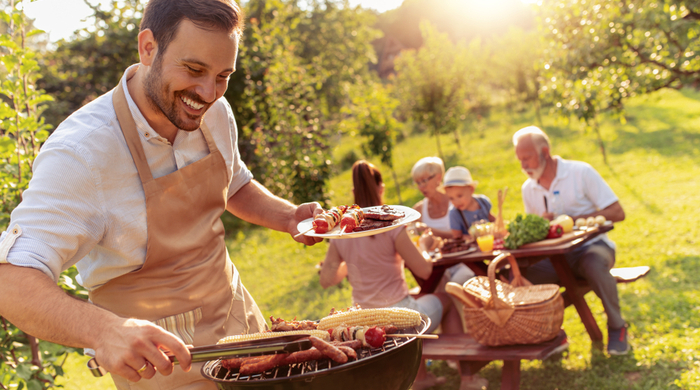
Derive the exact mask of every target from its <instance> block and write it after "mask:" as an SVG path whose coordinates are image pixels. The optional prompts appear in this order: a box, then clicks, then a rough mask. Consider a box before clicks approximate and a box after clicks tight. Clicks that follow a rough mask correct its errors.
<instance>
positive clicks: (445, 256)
mask: <svg viewBox="0 0 700 390" xmlns="http://www.w3.org/2000/svg"><path fill="white" fill-rule="evenodd" d="M472 252H476V247H475V246H471V247H469V249H465V250H463V251H459V252H452V253H445V254H443V255H442V258H443V259H449V258H450V257H457V256H462V255H466V254H467V253H472Z"/></svg>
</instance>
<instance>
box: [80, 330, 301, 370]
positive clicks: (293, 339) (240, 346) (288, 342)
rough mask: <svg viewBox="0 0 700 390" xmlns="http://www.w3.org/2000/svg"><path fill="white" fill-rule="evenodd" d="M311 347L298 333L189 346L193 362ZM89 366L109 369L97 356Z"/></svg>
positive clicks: (91, 368)
mask: <svg viewBox="0 0 700 390" xmlns="http://www.w3.org/2000/svg"><path fill="white" fill-rule="evenodd" d="M309 348H311V342H310V341H309V335H304V334H298V335H291V336H278V337H269V338H266V339H259V340H248V341H239V342H235V343H225V344H217V345H203V346H201V347H192V348H189V351H190V355H192V363H198V362H206V361H209V360H215V359H223V358H230V357H232V356H240V355H248V356H257V355H268V354H275V353H289V352H296V351H303V350H306V349H309ZM168 358H169V359H170V361H171V362H173V363H174V364H179V362H178V361H177V359H176V358H175V356H173V355H171V354H169V353H168ZM87 367H88V369H89V370H90V372H92V375H94V376H95V377H98V378H99V377H101V376H104V375H105V374H106V373H107V370H105V369H104V368H102V367H100V365H99V364H98V363H97V360H95V358H92V359H90V360H89V361H88V362H87Z"/></svg>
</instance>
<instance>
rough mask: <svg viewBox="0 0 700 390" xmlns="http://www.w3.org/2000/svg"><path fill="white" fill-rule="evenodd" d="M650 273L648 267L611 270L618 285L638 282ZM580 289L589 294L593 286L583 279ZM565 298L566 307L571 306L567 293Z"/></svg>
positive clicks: (579, 284) (564, 295)
mask: <svg viewBox="0 0 700 390" xmlns="http://www.w3.org/2000/svg"><path fill="white" fill-rule="evenodd" d="M649 271H651V268H649V267H648V266H646V265H643V266H639V267H622V268H613V269H611V270H610V274H611V275H612V276H613V277H614V278H615V280H617V283H618V284H620V283H632V282H634V281H636V280H639V279H641V278H643V277H645V276H647V274H648V273H649ZM578 288H579V291H580V292H581V293H582V294H587V293H589V292H590V291H591V286H589V285H588V283H587V282H586V281H585V280H583V279H580V280H579V283H578ZM563 297H564V305H565V307H568V306H569V305H571V300H570V299H569V298H568V296H567V295H566V292H564V294H563Z"/></svg>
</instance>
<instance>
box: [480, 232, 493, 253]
mask: <svg viewBox="0 0 700 390" xmlns="http://www.w3.org/2000/svg"><path fill="white" fill-rule="evenodd" d="M476 244H477V245H478V246H479V250H480V251H482V252H491V251H492V250H493V234H486V235H483V236H479V237H477V238H476Z"/></svg>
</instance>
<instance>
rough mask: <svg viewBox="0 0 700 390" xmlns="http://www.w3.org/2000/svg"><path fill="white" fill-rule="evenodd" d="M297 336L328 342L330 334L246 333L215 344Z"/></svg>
mask: <svg viewBox="0 0 700 390" xmlns="http://www.w3.org/2000/svg"><path fill="white" fill-rule="evenodd" d="M298 334H307V335H309V336H316V337H318V338H320V339H323V340H326V341H330V339H331V338H330V334H329V333H328V332H327V331H325V330H290V331H287V332H259V333H248V334H238V335H234V336H226V337H224V338H223V339H221V340H219V342H217V344H224V343H235V342H238V341H249V340H259V339H267V338H270V337H280V336H293V335H298Z"/></svg>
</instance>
